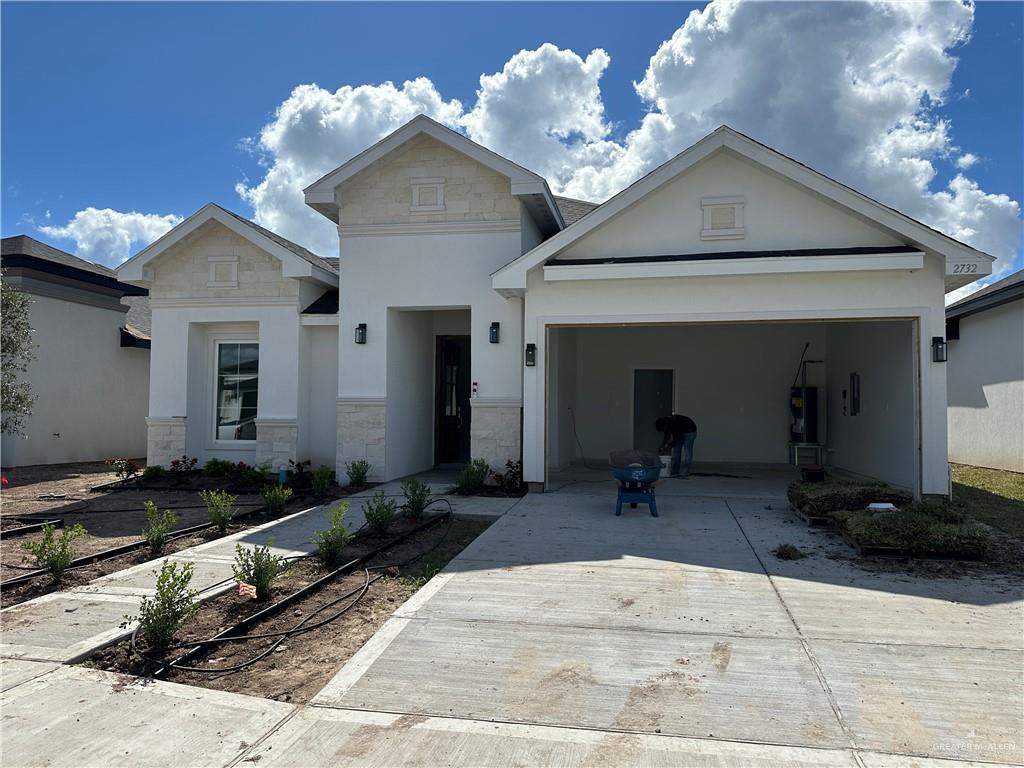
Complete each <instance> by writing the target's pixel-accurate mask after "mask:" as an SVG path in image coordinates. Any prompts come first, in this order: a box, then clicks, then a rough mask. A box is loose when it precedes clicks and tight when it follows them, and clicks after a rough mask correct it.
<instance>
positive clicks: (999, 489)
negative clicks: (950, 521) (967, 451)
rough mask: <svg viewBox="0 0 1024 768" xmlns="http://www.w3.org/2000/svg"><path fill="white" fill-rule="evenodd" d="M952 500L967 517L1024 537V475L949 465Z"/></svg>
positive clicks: (961, 465)
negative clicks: (951, 477) (951, 475)
mask: <svg viewBox="0 0 1024 768" xmlns="http://www.w3.org/2000/svg"><path fill="white" fill-rule="evenodd" d="M951 466H952V468H953V502H954V504H956V505H957V506H959V507H962V508H963V510H964V511H965V513H966V514H967V515H968V516H970V517H971V518H973V519H975V520H978V521H980V522H983V523H986V524H987V525H991V526H992V527H993V528H998V529H999V530H1001V531H1003V532H1005V533H1008V534H1010V535H1011V536H1014V537H1016V538H1018V539H1024V475H1022V474H1020V473H1018V472H1008V471H1005V470H1001V469H986V468H985V467H972V466H968V465H966V464H953V465H951Z"/></svg>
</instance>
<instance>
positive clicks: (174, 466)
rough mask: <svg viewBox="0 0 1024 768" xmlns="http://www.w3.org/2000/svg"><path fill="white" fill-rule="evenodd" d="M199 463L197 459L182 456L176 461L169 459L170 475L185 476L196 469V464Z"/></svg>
mask: <svg viewBox="0 0 1024 768" xmlns="http://www.w3.org/2000/svg"><path fill="white" fill-rule="evenodd" d="M198 463H199V459H197V458H195V457H194V456H185V455H184V454H182V455H181V457H179V458H177V459H171V474H172V475H187V474H188V473H189V472H192V471H193V470H194V469H195V468H196V464H198Z"/></svg>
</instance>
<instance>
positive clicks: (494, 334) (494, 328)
mask: <svg viewBox="0 0 1024 768" xmlns="http://www.w3.org/2000/svg"><path fill="white" fill-rule="evenodd" d="M500 327H501V323H491V332H490V335H489V338H490V342H491V344H497V343H498V329H499V328H500Z"/></svg>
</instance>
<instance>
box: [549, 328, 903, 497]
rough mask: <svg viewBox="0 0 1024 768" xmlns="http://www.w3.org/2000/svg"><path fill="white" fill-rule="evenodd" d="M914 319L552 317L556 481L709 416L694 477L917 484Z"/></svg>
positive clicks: (552, 471)
mask: <svg viewBox="0 0 1024 768" xmlns="http://www.w3.org/2000/svg"><path fill="white" fill-rule="evenodd" d="M916 337H917V330H916V324H915V321H914V320H911V319H907V320H877V321H875V320H849V321H846V320H844V321H818V322H758V323H687V324H662V325H628V326H621V325H620V326H549V327H548V337H547V377H548V381H547V414H546V422H545V424H546V426H545V431H546V457H547V470H548V477H549V482H551V481H555V483H556V484H557V480H558V478H557V477H555V476H556V475H558V473H565V472H567V471H570V470H571V469H572V468H573V467H578V466H580V465H585V466H590V467H593V466H603V465H607V461H608V453H609V452H610V451H613V450H619V449H623V448H632V447H637V448H646V449H650V448H651V447H654V446H652V441H654V440H657V439H659V438H660V435H659V433H657V432H656V431H655V429H654V424H653V422H654V419H655V418H657V416H658V415H668V414H670V413H682V414H685V415H687V416H689V417H691V418H692V419H693V420H694V421H695V422H696V423H697V434H698V437H697V441H696V445H695V451H694V453H695V463H694V468H693V469H694V472H695V473H700V472H702V471H704V472H713V473H720V474H728V473H729V472H730V471H733V472H736V471H738V470H739V468H742V467H743V466H748V467H777V468H780V469H783V468H786V467H790V468H794V467H795V466H797V465H800V464H809V463H823V464H825V465H826V466H828V467H830V468H832V469H833V470H834V471H836V472H839V473H846V474H849V475H851V476H857V477H868V478H874V479H878V480H884V481H886V482H889V483H892V484H894V485H897V486H900V487H904V488H907V489H909V490H912V491H915V492H916V491H917V486H918V475H919V463H920V460H919V456H918V444H919V440H918V431H919V427H918V420H919V417H918V411H919V408H918V394H917V393H918V373H917V369H918V364H917V343H916Z"/></svg>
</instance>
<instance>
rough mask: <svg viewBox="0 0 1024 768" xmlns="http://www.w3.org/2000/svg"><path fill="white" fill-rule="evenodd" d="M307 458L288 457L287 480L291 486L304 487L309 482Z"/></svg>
mask: <svg viewBox="0 0 1024 768" xmlns="http://www.w3.org/2000/svg"><path fill="white" fill-rule="evenodd" d="M309 464H310V462H309V460H308V459H307V460H305V461H295V459H288V482H289V483H290V484H291V486H292V487H293V488H305V487H306V486H308V485H309V483H310V477H309Z"/></svg>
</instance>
